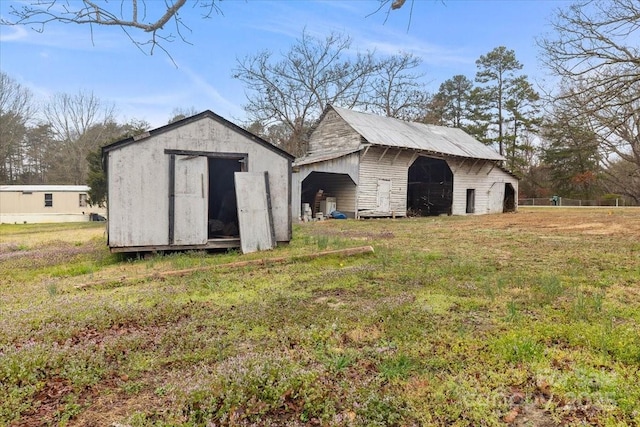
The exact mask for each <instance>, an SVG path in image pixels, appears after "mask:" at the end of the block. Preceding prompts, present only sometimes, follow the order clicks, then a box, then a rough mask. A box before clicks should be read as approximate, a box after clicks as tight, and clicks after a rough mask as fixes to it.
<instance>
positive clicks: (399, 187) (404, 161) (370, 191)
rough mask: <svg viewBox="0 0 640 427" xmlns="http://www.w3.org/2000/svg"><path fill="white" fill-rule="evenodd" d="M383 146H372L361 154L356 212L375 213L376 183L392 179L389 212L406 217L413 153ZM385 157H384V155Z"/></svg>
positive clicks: (376, 200)
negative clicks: (409, 174) (408, 180)
mask: <svg viewBox="0 0 640 427" xmlns="http://www.w3.org/2000/svg"><path fill="white" fill-rule="evenodd" d="M385 150H386V148H384V147H373V146H372V147H371V148H370V149H369V150H367V151H366V153H365V151H362V152H361V153H362V154H361V158H360V179H359V181H360V185H359V186H358V211H376V208H377V204H378V180H379V179H388V180H391V200H390V210H391V212H393V213H394V214H395V215H398V216H405V215H406V214H407V179H408V171H409V166H410V163H411V162H412V160H413V159H414V155H413V151H410V150H398V149H394V148H390V149H388V150H386V153H385ZM383 154H384V155H383Z"/></svg>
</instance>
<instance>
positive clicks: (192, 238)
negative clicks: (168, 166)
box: [172, 156, 209, 245]
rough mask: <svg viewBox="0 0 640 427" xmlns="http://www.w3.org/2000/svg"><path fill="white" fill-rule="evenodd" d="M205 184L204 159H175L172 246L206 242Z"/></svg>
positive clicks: (182, 157)
mask: <svg viewBox="0 0 640 427" xmlns="http://www.w3.org/2000/svg"><path fill="white" fill-rule="evenodd" d="M208 182H209V175H208V169H207V158H206V157H198V156H176V160H175V187H174V197H175V201H174V216H173V242H172V243H173V244H174V245H204V244H206V243H207V212H208V194H209V189H208Z"/></svg>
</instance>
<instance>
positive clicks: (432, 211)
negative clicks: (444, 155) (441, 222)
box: [407, 156, 453, 216]
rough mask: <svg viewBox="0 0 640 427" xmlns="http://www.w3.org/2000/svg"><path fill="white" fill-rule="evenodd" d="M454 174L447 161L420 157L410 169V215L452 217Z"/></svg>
mask: <svg viewBox="0 0 640 427" xmlns="http://www.w3.org/2000/svg"><path fill="white" fill-rule="evenodd" d="M452 204H453V172H451V168H449V165H448V164H447V162H446V161H444V160H442V159H435V158H432V157H424V156H420V157H418V158H417V159H416V161H415V162H413V164H412V165H411V166H410V167H409V176H408V188H407V210H408V214H411V215H417V216H431V215H442V214H447V215H451V206H452Z"/></svg>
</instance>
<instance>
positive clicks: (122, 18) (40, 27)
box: [0, 0, 221, 54]
mask: <svg viewBox="0 0 640 427" xmlns="http://www.w3.org/2000/svg"><path fill="white" fill-rule="evenodd" d="M154 3H156V2H155V1H150V2H148V1H146V0H122V1H119V2H111V3H110V2H108V1H105V0H82V1H74V2H70V1H67V0H30V1H26V2H24V3H23V4H22V5H21V6H20V7H16V6H11V7H10V10H9V16H11V17H12V19H7V18H2V19H1V20H0V24H3V25H28V26H31V27H32V28H33V29H34V30H36V31H38V32H43V31H44V30H45V27H46V26H47V25H49V24H51V23H54V22H59V23H63V24H85V25H88V26H90V27H91V28H92V33H91V34H92V37H93V27H94V26H115V27H120V28H122V30H123V31H124V33H125V34H126V35H127V37H129V39H131V41H132V42H133V43H134V44H135V45H136V46H138V47H139V48H140V49H141V50H143V51H144V50H145V48H146V47H148V52H149V53H150V54H153V51H154V49H155V48H156V47H158V48H160V49H162V50H164V51H165V52H166V49H165V47H164V45H163V43H164V42H171V41H173V40H175V39H176V38H179V39H181V40H182V41H186V38H185V36H184V35H183V33H184V32H185V31H191V30H190V28H189V26H188V25H187V24H186V23H185V21H184V20H183V18H182V16H181V15H180V14H179V11H180V9H182V8H183V7H184V6H185V4H186V3H187V0H165V1H164V2H163V4H160V5H159V7H158V5H157V4H154ZM218 3H219V0H196V1H195V3H194V7H198V8H199V9H200V10H201V11H202V17H205V18H208V17H210V16H212V15H213V14H214V13H220V12H221V10H220V8H219V7H218ZM152 4H153V7H151V5H152ZM171 28H173V30H172V29H171ZM134 31H137V32H141V33H142V34H143V36H141V37H140V36H139V35H137V33H135V35H134ZM173 31H175V33H174V32H173Z"/></svg>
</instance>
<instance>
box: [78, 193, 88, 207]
mask: <svg viewBox="0 0 640 427" xmlns="http://www.w3.org/2000/svg"><path fill="white" fill-rule="evenodd" d="M79 196H80V198H79V201H78V206H80V207H81V208H86V207H87V195H86V194H84V193H80V194H79Z"/></svg>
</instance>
